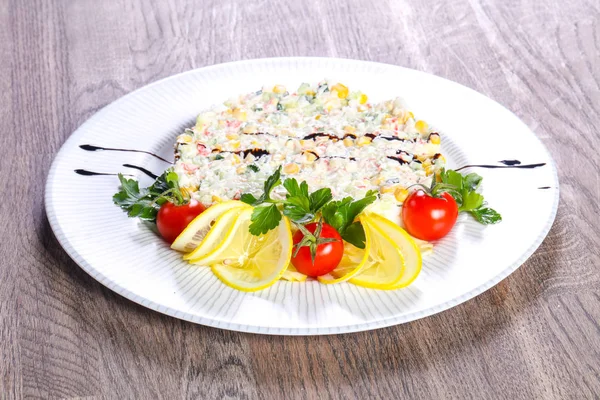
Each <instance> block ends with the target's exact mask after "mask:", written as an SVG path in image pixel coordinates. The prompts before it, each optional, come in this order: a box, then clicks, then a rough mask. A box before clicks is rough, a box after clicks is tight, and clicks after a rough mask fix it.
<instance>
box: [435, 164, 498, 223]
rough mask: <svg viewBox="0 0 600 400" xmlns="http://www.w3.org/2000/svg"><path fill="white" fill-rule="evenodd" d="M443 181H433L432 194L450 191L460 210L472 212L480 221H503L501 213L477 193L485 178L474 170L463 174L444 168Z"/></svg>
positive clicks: (441, 175)
mask: <svg viewBox="0 0 600 400" xmlns="http://www.w3.org/2000/svg"><path fill="white" fill-rule="evenodd" d="M440 177H441V180H442V182H441V183H435V182H433V184H432V188H431V194H432V195H433V196H437V195H438V194H439V193H443V192H447V193H449V194H450V195H451V196H452V197H453V198H454V200H456V203H457V204H458V206H459V208H458V210H459V211H461V212H462V211H465V212H468V213H470V214H471V215H472V216H473V217H474V218H475V219H476V220H477V221H478V222H480V223H482V224H484V225H488V224H495V223H498V222H500V221H502V216H500V214H499V213H498V212H497V211H495V210H493V209H491V208H489V207H486V206H485V203H484V199H483V195H481V194H479V193H477V189H479V186H480V185H481V181H482V180H483V178H482V177H481V176H480V175H478V174H476V173H474V172H472V173H470V174H467V175H462V174H460V173H458V172H456V171H453V170H442V172H441V174H440Z"/></svg>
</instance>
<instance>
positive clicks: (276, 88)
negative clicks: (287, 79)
mask: <svg viewBox="0 0 600 400" xmlns="http://www.w3.org/2000/svg"><path fill="white" fill-rule="evenodd" d="M273 93H280V94H281V93H285V86H283V85H275V86H273Z"/></svg>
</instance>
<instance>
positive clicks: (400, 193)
mask: <svg viewBox="0 0 600 400" xmlns="http://www.w3.org/2000/svg"><path fill="white" fill-rule="evenodd" d="M394 197H395V198H396V200H397V201H399V202H400V203H403V202H404V200H406V198H407V197H408V190H407V189H405V188H403V187H398V188H396V190H395V191H394Z"/></svg>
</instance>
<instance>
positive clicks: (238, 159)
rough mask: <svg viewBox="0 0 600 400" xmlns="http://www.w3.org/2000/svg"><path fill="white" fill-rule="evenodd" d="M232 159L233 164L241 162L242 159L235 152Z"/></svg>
mask: <svg viewBox="0 0 600 400" xmlns="http://www.w3.org/2000/svg"><path fill="white" fill-rule="evenodd" d="M232 159H233V164H239V163H241V162H242V159H241V158H240V156H238V155H237V154H234V155H233V157H232Z"/></svg>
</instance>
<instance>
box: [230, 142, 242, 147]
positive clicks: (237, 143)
mask: <svg viewBox="0 0 600 400" xmlns="http://www.w3.org/2000/svg"><path fill="white" fill-rule="evenodd" d="M240 145H241V143H240V141H239V140H234V141H233V142H231V143H230V146H231V148H232V149H239V148H240Z"/></svg>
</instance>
